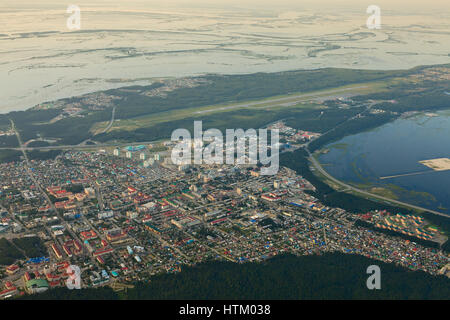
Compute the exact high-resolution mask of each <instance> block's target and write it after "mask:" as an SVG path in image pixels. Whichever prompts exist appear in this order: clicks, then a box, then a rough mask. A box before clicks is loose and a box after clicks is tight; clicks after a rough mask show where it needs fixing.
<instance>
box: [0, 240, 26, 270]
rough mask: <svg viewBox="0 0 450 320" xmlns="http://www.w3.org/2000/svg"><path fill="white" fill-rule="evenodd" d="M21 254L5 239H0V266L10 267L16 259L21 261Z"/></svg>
mask: <svg viewBox="0 0 450 320" xmlns="http://www.w3.org/2000/svg"><path fill="white" fill-rule="evenodd" d="M23 257H24V256H23V254H22V252H20V251H19V249H17V248H16V247H15V246H14V244H12V243H11V242H10V241H9V240H7V239H5V238H1V239H0V264H1V265H10V264H12V263H14V261H16V260H17V259H22V258H23Z"/></svg>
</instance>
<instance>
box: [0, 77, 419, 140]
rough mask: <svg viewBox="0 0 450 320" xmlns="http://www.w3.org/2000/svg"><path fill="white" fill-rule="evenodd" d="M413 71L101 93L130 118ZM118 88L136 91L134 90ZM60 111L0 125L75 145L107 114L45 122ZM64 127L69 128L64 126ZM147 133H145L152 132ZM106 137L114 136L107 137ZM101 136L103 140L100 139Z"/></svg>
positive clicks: (0, 120) (210, 80) (30, 113)
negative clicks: (168, 90) (162, 93)
mask: <svg viewBox="0 0 450 320" xmlns="http://www.w3.org/2000/svg"><path fill="white" fill-rule="evenodd" d="M415 71H416V69H411V70H403V71H399V70H397V71H370V70H351V69H334V68H327V69H319V70H301V71H289V72H277V73H256V74H246V75H207V76H203V77H201V78H202V79H204V80H206V82H205V83H203V84H201V85H199V86H197V87H194V88H180V89H176V90H174V91H172V92H171V93H170V94H169V95H167V96H166V97H159V96H155V97H148V96H146V95H142V94H141V92H142V91H145V90H149V89H152V88H154V87H155V86H154V85H151V86H146V87H139V86H133V87H129V88H121V89H112V90H107V91H105V94H108V95H114V96H116V97H120V98H121V99H119V100H117V101H116V102H115V104H116V107H117V111H116V119H129V118H133V117H138V116H143V115H149V114H153V113H158V112H163V111H168V110H177V109H184V108H189V107H201V106H207V105H214V104H220V103H231V102H240V101H248V100H252V99H262V98H267V97H272V96H277V95H284V94H291V93H304V92H309V91H313V90H320V89H326V88H334V87H338V86H343V85H349V84H353V83H361V82H366V81H375V80H384V79H388V78H392V77H394V76H402V75H403V76H404V75H408V74H411V73H412V72H415ZM123 89H136V90H137V91H138V92H130V90H123ZM81 99H83V96H81V97H73V98H68V99H64V101H66V102H79V101H80V100H81ZM60 112H61V111H60V110H57V109H49V110H27V111H16V112H10V113H8V114H6V115H0V126H7V125H9V119H12V120H14V122H15V124H16V127H17V128H18V129H19V130H20V132H21V135H22V139H23V140H24V141H27V140H29V139H32V138H36V134H37V133H39V134H40V135H41V136H43V137H58V138H60V139H61V140H60V142H59V143H61V144H78V143H80V142H81V141H84V140H86V139H88V138H90V137H91V136H92V134H91V133H90V132H89V130H90V129H91V127H92V126H93V125H94V124H95V123H96V122H100V121H107V120H109V119H110V118H111V108H106V109H105V110H101V111H96V112H89V113H87V114H85V115H84V117H83V118H80V119H74V118H66V119H62V120H59V121H57V122H54V123H50V122H49V121H50V120H51V119H53V118H54V117H55V116H57V115H58V114H59V113H60ZM165 125H167V123H166V124H165ZM180 127H185V126H178V127H177V128H180ZM68 128H70V130H67V129H68ZM154 131H155V133H156V132H158V134H157V135H158V136H159V137H167V136H169V135H170V133H169V135H168V134H167V133H166V132H165V130H164V126H156V128H154ZM170 132H171V131H170ZM151 133H152V132H150V136H152V134H151ZM155 135H156V134H155ZM108 138H109V139H111V138H115V137H114V136H111V137H109V136H108ZM104 140H105V138H103V139H102V140H101V141H104ZM134 140H135V141H139V132H137V136H136V139H134ZM149 140H151V139H150V138H146V139H144V140H141V141H149ZM0 146H10V147H16V146H17V141H15V140H14V139H11V137H0Z"/></svg>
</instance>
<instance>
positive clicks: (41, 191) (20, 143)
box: [10, 120, 96, 264]
mask: <svg viewBox="0 0 450 320" xmlns="http://www.w3.org/2000/svg"><path fill="white" fill-rule="evenodd" d="M10 121H11V128H12V130H13V131H14V133H15V134H16V137H17V141H18V142H19V146H20V150H21V151H22V154H23V157H24V159H25V169H26V171H27V173H28V175H29V177H30V178H31V180H32V181H33V183H34V185H35V187H36V188H37V189H38V190H39V192H40V193H41V194H42V195H43V196H44V197H45V199H46V200H47V202H48V203H49V204H50V206H51V210H52V211H53V212H55V213H56V215H57V216H58V218H59V219H60V221H61V224H62V225H63V226H64V228H65V229H66V230H67V231H68V232H69V233H70V235H71V236H72V238H73V239H75V240H77V241H78V242H79V243H83V242H82V241H81V239H80V238H79V237H78V236H77V235H76V234H75V233H74V232H73V231H72V229H71V228H70V226H69V224H68V223H67V222H66V221H65V220H64V218H63V217H62V216H61V214H60V213H59V212H58V210H56V207H55V205H54V203H53V202H52V201H51V199H50V197H49V196H48V194H47V192H45V191H44V189H43V188H42V186H41V184H40V182H39V181H38V180H37V179H36V177H35V176H34V174H33V171H32V170H31V166H30V162H29V160H28V156H27V153H26V151H25V148H24V146H23V143H22V138H21V137H20V134H19V131H18V130H17V129H16V126H15V124H14V121H13V120H10ZM83 253H84V254H86V255H87V256H88V257H89V258H90V259H91V262H92V263H93V264H96V261H95V259H94V257H93V256H92V255H90V254H89V252H87V250H86V248H85V247H84V246H83Z"/></svg>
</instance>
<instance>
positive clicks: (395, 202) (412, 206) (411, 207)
mask: <svg viewBox="0 0 450 320" xmlns="http://www.w3.org/2000/svg"><path fill="white" fill-rule="evenodd" d="M305 150H306V151H307V152H308V155H309V160H310V161H311V163H312V165H313V166H314V168H316V169H317V170H318V171H319V172H320V173H321V174H323V175H324V176H325V177H326V178H328V179H330V180H331V181H333V182H334V183H336V184H338V185H340V186H342V187H345V188H347V189H348V190H350V191H355V192H358V193H360V194H364V195H366V196H369V197H371V198H376V199H379V200H383V201H386V202H388V203H393V204H397V205H401V206H404V207H407V208H410V209H415V210H420V211H426V212H430V213H433V214H436V215H439V216H443V217H446V218H448V215H446V214H444V213H442V212H438V211H434V210H430V209H427V208H423V207H419V206H416V205H413V204H410V203H406V202H402V201H398V200H393V199H390V198H386V197H383V196H380V195H377V194H374V193H370V192H367V191H364V190H361V189H358V188H355V187H353V186H351V185H349V184H346V183H345V182H342V181H340V180H338V179H336V178H334V177H333V176H331V175H330V174H329V173H328V172H326V171H325V170H324V169H323V168H322V166H321V165H320V163H319V162H318V161H317V160H316V159H315V158H314V157H313V156H312V154H311V153H310V151H309V149H308V148H307V147H306V148H305Z"/></svg>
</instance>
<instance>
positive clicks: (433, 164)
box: [419, 158, 450, 171]
mask: <svg viewBox="0 0 450 320" xmlns="http://www.w3.org/2000/svg"><path fill="white" fill-rule="evenodd" d="M419 162H420V163H421V164H423V165H425V166H427V167H428V168H431V169H433V170H435V171H445V170H450V159H449V158H438V159H430V160H422V161H419Z"/></svg>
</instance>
